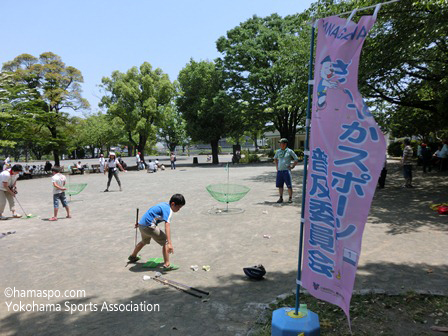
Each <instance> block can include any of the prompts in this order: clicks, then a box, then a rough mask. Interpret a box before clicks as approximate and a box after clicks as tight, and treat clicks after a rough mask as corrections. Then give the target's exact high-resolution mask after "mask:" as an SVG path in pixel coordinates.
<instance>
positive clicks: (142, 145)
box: [137, 134, 148, 158]
mask: <svg viewBox="0 0 448 336" xmlns="http://www.w3.org/2000/svg"><path fill="white" fill-rule="evenodd" d="M138 138H139V141H138V146H137V149H138V151H139V152H140V157H142V158H143V157H145V147H146V140H148V136H146V135H142V134H139V136H138Z"/></svg>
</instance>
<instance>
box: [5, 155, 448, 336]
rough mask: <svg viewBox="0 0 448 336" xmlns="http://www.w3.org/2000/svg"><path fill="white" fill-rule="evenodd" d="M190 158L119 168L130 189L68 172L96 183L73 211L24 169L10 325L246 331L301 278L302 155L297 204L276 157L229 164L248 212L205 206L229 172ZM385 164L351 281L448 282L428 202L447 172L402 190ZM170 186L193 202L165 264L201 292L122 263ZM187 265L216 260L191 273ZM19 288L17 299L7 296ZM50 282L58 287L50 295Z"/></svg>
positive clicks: (177, 221)
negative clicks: (279, 175)
mask: <svg viewBox="0 0 448 336" xmlns="http://www.w3.org/2000/svg"><path fill="white" fill-rule="evenodd" d="M190 160H191V159H190ZM189 163H190V162H187V161H182V159H179V160H178V169H176V170H175V171H171V170H166V171H163V172H157V173H155V174H147V173H146V172H143V171H140V172H137V171H130V172H127V173H121V174H120V178H121V180H122V183H123V191H122V192H119V191H118V186H117V185H116V183H115V181H113V182H112V187H111V192H109V193H103V192H102V191H103V190H104V189H105V186H106V177H105V176H104V175H100V174H85V175H76V176H70V182H71V183H87V184H88V185H87V187H86V189H85V190H84V191H83V192H82V193H80V194H79V195H76V196H73V197H72V202H71V203H70V207H71V209H72V213H73V218H72V219H64V218H63V217H64V211H63V210H62V209H61V211H60V216H59V217H60V220H58V221H57V222H49V221H48V218H49V217H51V216H52V195H51V191H52V189H51V181H50V179H49V178H40V179H33V180H26V181H19V186H18V189H19V195H18V198H19V201H20V203H21V204H22V206H23V207H24V208H25V210H26V212H27V213H32V214H34V215H37V216H36V217H34V218H31V219H10V220H8V221H1V222H0V233H2V232H8V231H12V230H15V231H16V233H15V234H11V235H7V236H5V237H4V238H1V239H0V254H1V256H2V258H1V260H0V274H1V276H0V290H1V293H2V294H0V295H2V296H3V297H2V299H1V300H0V334H1V335H61V334H66V335H98V334H105V335H124V334H133V335H182V336H184V335H245V334H246V333H247V331H248V330H249V329H250V328H251V326H252V325H253V323H254V322H255V320H256V319H257V317H258V316H259V314H260V311H261V310H262V309H263V307H264V306H265V305H266V304H267V303H269V302H271V301H272V300H273V299H274V298H275V297H276V296H278V295H280V294H283V293H286V292H290V291H291V290H292V289H294V288H295V276H296V270H297V254H298V253H297V249H298V237H299V225H300V199H301V184H302V167H298V168H296V169H295V171H294V173H293V178H294V188H295V194H294V203H293V204H284V205H278V204H276V203H275V201H276V200H277V198H278V194H277V190H276V188H275V168H274V167H273V166H272V165H268V164H262V165H253V166H243V165H240V166H236V167H232V166H231V168H230V172H229V179H230V183H236V184H241V185H244V186H247V187H249V188H250V189H251V190H250V192H249V193H248V194H247V195H246V196H245V197H244V198H243V199H242V200H240V201H239V202H237V203H233V204H230V207H231V208H239V209H242V210H244V212H241V213H238V214H234V215H225V214H223V213H220V214H210V213H209V212H210V210H213V209H216V208H223V207H225V205H223V204H220V203H218V202H217V201H216V200H214V199H213V198H212V197H211V196H210V195H209V194H208V193H207V191H206V189H205V187H206V186H207V185H209V184H215V183H225V182H226V181H227V173H228V172H227V171H226V170H225V169H224V167H223V166H219V167H214V166H211V165H207V164H202V165H200V166H196V167H193V166H192V165H190V164H189ZM389 167H390V168H389V175H388V179H387V182H386V188H385V189H382V190H378V191H377V193H376V195H375V198H374V201H373V205H372V209H371V212H370V216H369V219H368V224H367V225H366V229H365V232H364V240H363V249H362V255H361V259H360V263H359V268H358V275H357V279H356V284H355V288H356V289H372V288H376V289H384V290H386V291H396V292H406V291H407V290H411V289H412V290H431V291H445V292H446V291H447V285H446V284H447V283H448V251H447V248H446V247H447V246H448V234H447V233H448V216H441V215H438V214H437V213H436V212H434V211H432V210H431V209H430V208H429V204H430V203H432V202H433V203H442V202H448V178H447V175H446V174H442V173H431V174H429V175H427V176H423V175H422V173H421V172H419V173H417V174H416V178H415V182H414V184H415V186H416V187H415V188H414V189H412V190H411V189H403V188H401V184H402V182H403V181H402V178H401V175H400V173H399V167H398V166H397V165H395V164H390V165H389ZM174 193H182V194H183V195H184V196H185V198H186V201H187V204H186V206H185V207H184V208H183V209H182V210H181V211H180V212H178V213H176V214H174V216H173V221H172V236H173V245H174V252H175V253H174V255H173V256H172V262H173V263H175V264H178V265H179V266H180V269H179V270H177V271H173V272H171V273H169V274H166V275H165V277H166V278H168V279H172V280H175V281H177V282H181V283H184V284H188V285H190V286H193V287H197V288H200V289H203V290H205V291H208V292H210V293H211V294H210V296H209V297H204V298H203V299H199V298H195V297H193V296H190V295H187V294H185V293H182V292H179V291H177V290H175V289H172V288H169V287H167V286H164V285H162V284H160V283H157V282H155V281H153V280H150V281H143V275H150V276H152V275H154V270H152V269H147V268H143V267H142V263H140V264H137V265H134V266H132V265H130V266H128V267H125V265H126V259H127V257H128V255H129V254H130V252H131V250H132V248H133V246H134V237H135V231H134V229H133V223H134V221H135V213H136V208H139V209H140V214H143V212H144V211H146V210H147V209H148V208H149V207H150V206H152V205H154V204H156V203H158V202H161V201H168V200H169V197H170V196H171V195H172V194H174ZM18 210H19V211H20V208H18ZM211 212H212V213H214V212H215V211H211ZM5 214H6V215H9V214H10V213H9V210H6V211H5ZM265 235H267V236H270V238H269V239H268V238H264V236H265ZM141 254H142V256H143V259H144V260H147V259H149V258H151V257H161V250H160V247H159V246H157V245H155V244H151V245H150V246H146V247H145V248H144V249H143V250H142V253H141ZM259 263H262V264H263V265H264V266H265V267H266V269H267V272H268V274H267V276H266V280H265V281H261V282H252V281H249V280H247V279H246V278H245V277H244V274H243V272H242V268H243V267H245V266H250V265H255V264H259ZM191 265H198V266H199V268H201V267H202V266H203V265H209V266H210V268H211V269H210V271H208V272H206V271H203V270H198V271H196V272H194V271H192V270H191V268H190V266H191ZM10 289H12V293H13V296H14V297H12V298H8V297H6V295H9V292H8V291H9V290H10ZM26 290H36V291H37V292H34V293H33V292H28V293H27V292H25V291H26ZM44 290H47V291H49V290H51V291H53V292H55V294H56V295H57V294H58V292H57V291H59V294H60V296H59V297H52V298H47V297H42V296H44V294H43V292H39V291H44ZM66 290H72V291H73V290H81V291H83V292H81V293H77V295H70V294H74V292H71V293H70V292H67V293H65V291H66ZM39 293H40V294H41V297H38V294H39ZM48 293H49V292H47V294H48ZM64 295H65V297H64ZM68 296H78V297H68ZM33 303H34V306H33ZM140 303H141V305H140ZM120 304H121V306H120ZM58 307H59V308H60V309H59V310H60V311H59V310H58ZM72 309H73V310H74V311H71V310H72ZM113 309H127V310H132V311H112V310H113ZM27 310H30V311H27ZM39 310H43V311H39ZM45 310H46V311H45Z"/></svg>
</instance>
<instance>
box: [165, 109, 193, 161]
mask: <svg viewBox="0 0 448 336" xmlns="http://www.w3.org/2000/svg"><path fill="white" fill-rule="evenodd" d="M186 127H187V125H186V121H185V119H184V118H183V117H182V114H181V113H180V112H179V111H178V109H177V106H176V105H174V104H171V105H168V106H166V107H164V108H163V114H162V121H161V126H160V130H159V133H158V138H159V140H161V141H164V142H165V143H166V145H167V147H168V148H169V151H170V152H174V151H175V150H176V147H177V146H179V145H181V146H183V145H187V144H188V136H187V130H186Z"/></svg>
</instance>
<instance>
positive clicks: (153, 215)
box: [138, 202, 173, 226]
mask: <svg viewBox="0 0 448 336" xmlns="http://www.w3.org/2000/svg"><path fill="white" fill-rule="evenodd" d="M172 213H173V211H172V210H171V207H170V205H169V204H168V203H167V202H164V203H159V204H157V205H154V206H153V207H151V208H150V209H149V210H148V211H146V213H145V214H144V215H143V217H142V218H141V219H140V221H139V222H138V225H141V226H153V225H158V224H159V223H160V222H168V223H169V222H170V220H171V215H172Z"/></svg>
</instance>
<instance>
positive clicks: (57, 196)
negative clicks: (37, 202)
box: [53, 192, 68, 209]
mask: <svg viewBox="0 0 448 336" xmlns="http://www.w3.org/2000/svg"><path fill="white" fill-rule="evenodd" d="M58 200H61V203H62V206H63V207H64V208H65V207H66V206H67V205H68V203H67V199H66V198H65V192H61V193H59V194H53V206H54V208H55V209H57V208H59V201H58Z"/></svg>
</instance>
